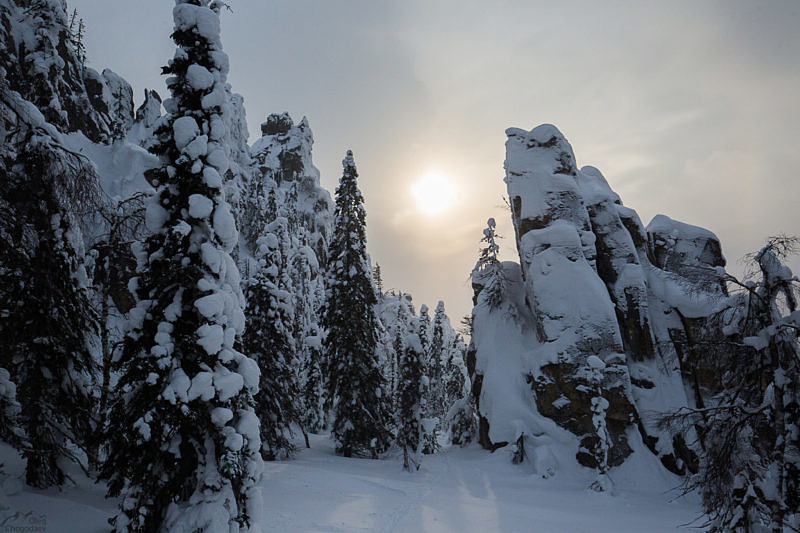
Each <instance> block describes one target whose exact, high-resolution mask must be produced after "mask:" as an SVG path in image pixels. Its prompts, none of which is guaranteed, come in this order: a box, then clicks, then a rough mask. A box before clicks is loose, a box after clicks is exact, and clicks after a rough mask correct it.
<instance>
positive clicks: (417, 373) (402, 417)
mask: <svg viewBox="0 0 800 533" xmlns="http://www.w3.org/2000/svg"><path fill="white" fill-rule="evenodd" d="M405 345H406V347H405V350H404V351H403V355H402V356H401V357H400V384H399V391H398V396H399V399H398V412H397V426H398V432H397V445H398V446H399V447H400V448H402V449H403V469H404V470H409V471H410V470H411V465H412V464H413V465H414V466H415V467H416V468H419V461H418V454H419V451H420V445H421V443H420V436H421V433H422V425H421V424H422V417H423V409H424V407H423V406H424V403H425V401H424V397H423V395H424V390H425V387H424V385H423V378H424V362H423V360H422V358H423V351H422V345H421V344H420V342H419V337H418V336H417V334H416V333H414V332H413V330H411V331H409V332H407V334H406V338H405Z"/></svg>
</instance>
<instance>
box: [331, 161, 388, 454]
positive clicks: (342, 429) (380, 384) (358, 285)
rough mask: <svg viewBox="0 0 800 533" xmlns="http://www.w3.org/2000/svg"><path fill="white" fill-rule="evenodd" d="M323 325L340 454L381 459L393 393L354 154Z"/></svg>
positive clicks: (344, 182) (342, 197) (340, 190)
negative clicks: (387, 382) (383, 360)
mask: <svg viewBox="0 0 800 533" xmlns="http://www.w3.org/2000/svg"><path fill="white" fill-rule="evenodd" d="M342 165H343V166H344V172H343V174H342V179H341V180H340V182H339V186H338V187H337V189H336V211H335V223H334V229H333V236H332V239H331V243H330V247H329V252H328V262H327V264H328V276H327V285H328V288H327V293H326V300H325V307H324V310H323V314H322V317H323V325H324V327H325V329H326V336H325V340H324V348H325V357H326V359H327V390H328V394H329V397H330V398H331V400H332V403H333V409H334V414H335V420H334V422H333V428H332V434H333V437H334V438H335V439H336V451H337V453H339V454H341V455H344V456H345V457H350V456H353V455H357V456H371V457H377V456H378V454H379V453H381V452H383V451H384V450H385V449H386V448H387V447H388V445H389V443H390V439H391V435H390V432H389V429H388V428H389V423H390V420H389V411H388V400H389V398H388V395H387V394H386V391H385V388H384V379H383V375H382V373H381V367H380V361H379V360H378V353H377V348H378V339H377V331H378V323H377V317H376V316H375V309H374V305H375V303H376V299H375V292H374V290H373V286H372V280H371V269H370V265H369V262H368V260H367V252H366V240H367V239H366V211H365V210H364V199H363V197H362V196H361V192H360V191H359V189H358V183H357V181H356V180H357V178H358V173H357V172H356V166H355V162H354V161H353V153H352V152H351V151H349V150H348V151H347V156H346V157H345V159H344V160H343V161H342Z"/></svg>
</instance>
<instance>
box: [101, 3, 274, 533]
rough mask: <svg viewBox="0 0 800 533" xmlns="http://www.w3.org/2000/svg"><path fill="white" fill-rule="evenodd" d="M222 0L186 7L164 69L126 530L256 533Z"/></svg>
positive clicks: (123, 478) (131, 399)
mask: <svg viewBox="0 0 800 533" xmlns="http://www.w3.org/2000/svg"><path fill="white" fill-rule="evenodd" d="M220 7H221V3H219V2H216V1H214V2H211V1H209V0H178V1H177V2H176V5H175V8H174V9H173V16H174V21H175V31H174V33H173V34H172V38H173V40H174V41H175V43H176V45H177V51H176V53H175V56H174V59H172V60H171V61H170V63H169V65H168V66H166V67H164V69H163V71H164V73H165V74H170V76H171V77H169V78H168V79H167V86H168V88H169V89H170V91H171V93H172V98H171V99H168V100H167V101H165V103H164V107H165V108H166V110H167V112H168V114H167V115H166V116H165V117H163V118H162V119H161V121H160V122H159V125H158V128H157V130H156V135H157V142H155V143H154V144H153V147H152V151H153V152H154V153H156V154H157V155H158V156H159V157H160V159H161V163H162V164H161V167H160V168H157V169H155V170H154V171H152V173H151V174H150V175H149V179H150V182H151V184H152V185H153V187H154V188H155V192H154V194H153V195H152V196H151V198H150V199H149V200H148V205H147V209H146V223H147V228H148V230H149V232H150V236H149V237H148V238H147V239H146V241H145V242H144V243H142V244H141V245H140V246H139V247H138V249H137V254H136V255H137V261H138V267H137V274H138V276H137V277H136V278H134V280H133V281H132V285H133V286H134V288H135V289H136V294H137V297H138V304H137V306H136V307H135V308H134V309H132V310H131V312H130V326H129V327H130V330H129V333H128V336H127V338H126V342H125V346H124V349H123V353H122V356H121V358H120V362H119V363H120V364H119V369H118V370H119V371H120V373H121V378H120V383H119V386H118V388H119V389H120V393H121V394H120V396H119V399H118V400H117V401H116V402H115V403H114V405H113V406H112V412H111V423H110V424H109V426H110V427H111V428H113V429H112V430H111V431H110V432H109V433H110V434H109V442H110V445H109V447H110V453H109V459H108V461H107V462H106V464H105V465H104V467H103V471H102V477H103V478H104V479H107V480H108V488H109V495H110V496H117V495H121V507H120V511H119V512H118V514H117V516H116V517H115V518H114V519H113V524H114V529H115V531H118V532H122V531H125V532H151V531H229V530H238V531H248V530H249V529H250V527H251V526H254V523H253V520H254V518H255V514H256V512H257V511H256V509H255V508H254V505H256V502H257V501H258V499H259V496H258V489H257V488H256V487H255V484H256V482H257V481H258V478H259V476H260V472H261V468H262V463H261V457H260V455H259V450H260V448H261V441H260V436H259V421H258V418H257V417H256V415H255V412H254V407H253V404H254V402H253V394H254V393H255V392H256V391H257V390H258V384H259V372H258V366H257V364H256V363H255V362H254V361H253V360H252V359H250V358H248V357H246V356H245V355H243V354H242V353H240V352H239V351H238V350H237V349H236V348H235V346H234V343H235V340H236V338H237V337H238V336H239V335H241V334H242V332H243V330H244V313H243V311H242V301H243V297H242V293H241V290H240V288H239V283H240V279H239V272H238V269H237V267H236V265H235V263H234V261H233V259H232V258H231V255H230V253H231V251H232V250H233V248H234V246H235V245H236V243H237V240H238V232H237V230H236V225H235V222H234V218H233V216H232V214H231V211H230V208H229V206H228V204H227V202H226V200H225V196H224V192H223V181H222V177H221V176H222V175H224V174H225V172H226V170H227V169H228V154H227V150H226V146H225V144H224V139H225V136H226V131H225V129H226V127H225V124H226V121H225V119H224V116H223V112H224V109H225V103H226V93H225V82H226V75H227V70H228V68H227V65H228V62H227V57H226V56H225V54H224V53H223V51H222V46H221V43H220V37H219V10H220Z"/></svg>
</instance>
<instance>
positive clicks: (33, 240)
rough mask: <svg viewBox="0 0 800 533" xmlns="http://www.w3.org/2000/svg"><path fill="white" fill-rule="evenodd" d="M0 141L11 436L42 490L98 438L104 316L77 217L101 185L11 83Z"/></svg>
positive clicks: (0, 344)
mask: <svg viewBox="0 0 800 533" xmlns="http://www.w3.org/2000/svg"><path fill="white" fill-rule="evenodd" d="M0 132H2V137H3V139H4V142H3V143H2V144H1V145H0V367H2V368H4V369H5V370H6V371H7V372H8V373H9V379H8V383H7V384H6V386H5V387H4V388H5V389H6V391H7V392H10V391H11V387H10V385H11V384H12V383H13V384H14V385H15V386H16V387H15V388H16V398H17V401H18V402H19V405H20V406H21V410H20V412H19V413H18V417H16V419H17V421H18V423H19V426H18V427H16V428H13V430H12V428H8V429H9V430H10V431H9V432H10V433H12V434H13V435H17V436H21V435H22V434H23V433H24V436H25V442H24V446H23V447H22V453H23V456H24V457H25V459H26V460H27V464H26V474H25V475H26V480H27V483H28V484H29V485H31V486H34V487H38V488H44V487H49V486H52V485H60V484H62V483H63V482H64V478H65V475H64V472H63V471H62V469H61V466H60V465H59V461H60V460H61V459H63V458H70V459H75V457H74V451H73V450H74V447H73V446H72V445H71V443H72V444H76V445H78V446H81V447H83V446H85V443H86V438H87V437H88V434H89V432H90V400H89V389H90V379H91V377H92V376H93V375H94V373H95V371H94V370H95V364H94V361H93V359H92V356H91V351H90V347H89V344H90V340H91V338H92V335H93V333H94V331H95V330H96V315H95V313H94V312H93V311H92V308H91V303H90V299H89V291H88V277H87V275H86V269H85V266H84V252H83V237H82V234H81V231H80V229H79V227H78V224H77V219H76V216H75V215H76V214H77V213H79V212H84V210H85V209H87V206H88V205H89V203H90V202H91V201H92V199H93V197H94V194H95V193H96V188H95V179H94V174H93V171H92V169H91V166H90V164H89V162H88V161H87V160H86V159H85V158H83V157H82V156H80V155H77V154H74V153H72V152H71V151H69V150H68V149H67V148H65V147H64V146H63V144H61V141H60V134H59V132H58V131H57V130H56V129H55V128H54V127H53V126H52V125H51V124H48V123H47V122H45V119H44V117H43V116H42V114H41V113H40V112H39V111H38V110H37V109H36V108H35V107H34V106H33V105H32V104H30V103H29V102H27V101H25V100H23V99H22V98H21V97H20V96H19V94H18V93H16V92H13V91H10V90H9V89H8V87H7V85H6V84H5V82H4V81H0ZM8 406H9V407H12V408H13V405H12V404H9V405H8ZM13 410H15V409H13ZM16 443H17V444H18V445H21V444H23V442H22V440H20V439H17V440H16Z"/></svg>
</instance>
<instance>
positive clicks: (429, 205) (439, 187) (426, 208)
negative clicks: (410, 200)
mask: <svg viewBox="0 0 800 533" xmlns="http://www.w3.org/2000/svg"><path fill="white" fill-rule="evenodd" d="M411 192H412V193H414V200H415V201H416V204H417V209H418V210H419V211H421V212H423V213H425V214H429V215H435V214H438V213H441V212H443V211H445V210H447V209H449V208H450V207H452V206H453V204H454V203H455V200H456V188H455V186H454V185H453V182H452V181H450V180H448V179H447V178H445V177H444V176H442V175H441V174H438V173H436V172H431V173H428V174H426V175H424V176H423V177H422V178H420V179H419V180H418V181H417V182H416V183H415V184H414V185H413V186H412V187H411Z"/></svg>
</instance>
